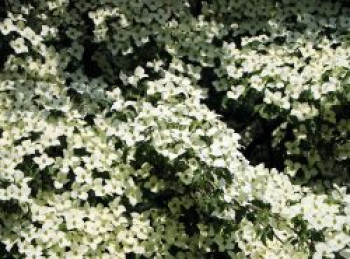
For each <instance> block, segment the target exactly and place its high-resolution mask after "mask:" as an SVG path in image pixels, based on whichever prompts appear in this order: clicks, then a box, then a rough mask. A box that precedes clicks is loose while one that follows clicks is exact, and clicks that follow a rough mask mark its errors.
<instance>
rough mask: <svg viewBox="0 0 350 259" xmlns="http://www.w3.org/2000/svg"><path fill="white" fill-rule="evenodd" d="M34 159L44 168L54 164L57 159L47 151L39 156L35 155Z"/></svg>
mask: <svg viewBox="0 0 350 259" xmlns="http://www.w3.org/2000/svg"><path fill="white" fill-rule="evenodd" d="M33 161H34V162H35V163H36V164H37V165H38V166H39V168H40V169H41V170H42V169H44V168H45V167H47V166H49V165H52V164H53V163H54V162H55V159H53V158H51V157H49V156H48V155H46V153H44V154H42V155H41V156H39V157H34V158H33Z"/></svg>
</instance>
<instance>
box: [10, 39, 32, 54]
mask: <svg viewBox="0 0 350 259" xmlns="http://www.w3.org/2000/svg"><path fill="white" fill-rule="evenodd" d="M10 46H11V47H12V48H13V49H14V51H15V52H16V53H17V54H20V53H25V52H28V47H27V46H26V45H25V42H24V39H23V38H17V39H16V40H14V41H11V42H10Z"/></svg>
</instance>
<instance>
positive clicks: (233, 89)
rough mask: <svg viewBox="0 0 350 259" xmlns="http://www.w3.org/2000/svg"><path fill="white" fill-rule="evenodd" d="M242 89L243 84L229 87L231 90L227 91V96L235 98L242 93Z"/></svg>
mask: <svg viewBox="0 0 350 259" xmlns="http://www.w3.org/2000/svg"><path fill="white" fill-rule="evenodd" d="M244 89H245V87H244V86H243V85H237V86H234V87H231V91H228V92H227V97H228V98H231V99H235V100H237V99H238V98H239V97H240V96H241V95H242V94H243V93H244Z"/></svg>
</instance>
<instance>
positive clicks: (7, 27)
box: [0, 18, 16, 35]
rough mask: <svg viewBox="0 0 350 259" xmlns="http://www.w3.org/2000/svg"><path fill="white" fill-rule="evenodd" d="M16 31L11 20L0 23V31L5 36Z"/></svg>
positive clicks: (7, 19)
mask: <svg viewBox="0 0 350 259" xmlns="http://www.w3.org/2000/svg"><path fill="white" fill-rule="evenodd" d="M15 30H16V26H15V25H14V24H13V22H12V20H11V19H10V18H6V19H5V20H4V21H3V22H1V23H0V31H1V33H2V34H4V35H7V34H9V33H10V32H12V31H15Z"/></svg>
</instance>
